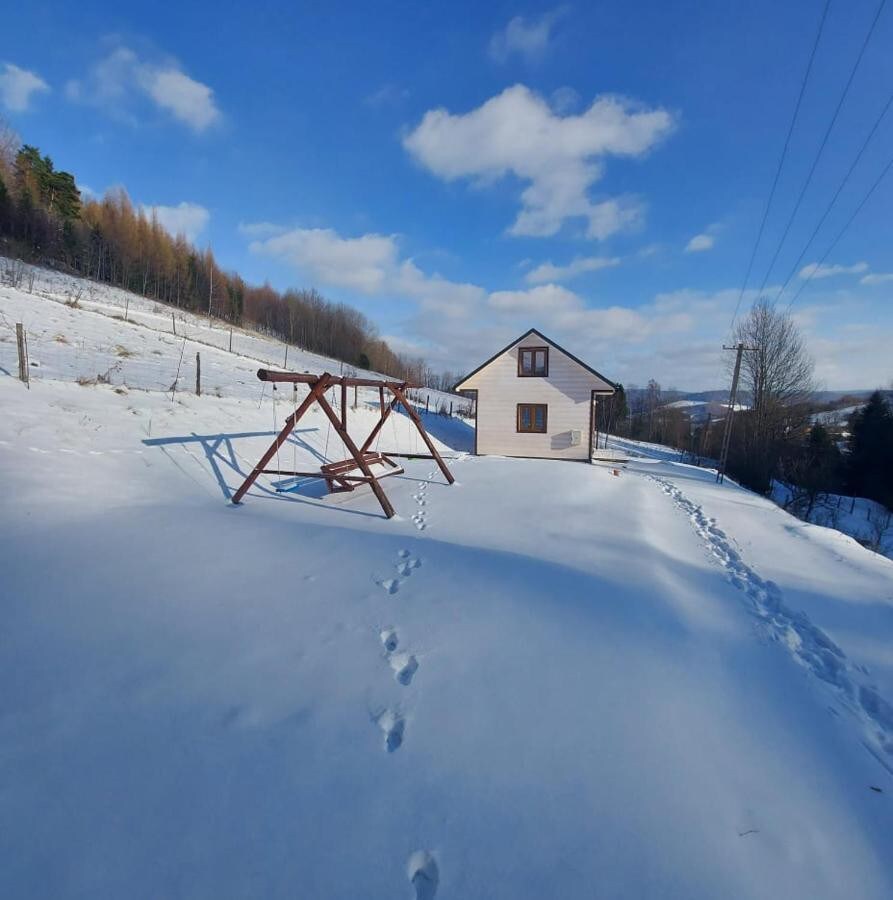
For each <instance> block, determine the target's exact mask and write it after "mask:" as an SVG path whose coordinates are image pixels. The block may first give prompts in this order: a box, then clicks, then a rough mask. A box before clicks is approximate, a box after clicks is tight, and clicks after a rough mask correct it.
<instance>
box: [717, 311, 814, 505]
mask: <svg viewBox="0 0 893 900" xmlns="http://www.w3.org/2000/svg"><path fill="white" fill-rule="evenodd" d="M734 337H735V341H736V343H738V342H740V343H743V344H744V346H745V347H746V348H750V349H746V350H745V352H744V357H743V359H742V365H741V378H742V384H743V387H744V389H745V390H746V391H748V392H749V393H750V403H751V410H750V412H749V413H747V414H746V416H742V417H741V418H742V427H741V438H740V446H739V453H741V452H743V457H744V459H745V460H746V463H745V466H746V469H747V470H748V471H749V475H748V477H747V478H746V480H748V481H749V483H750V484H751V486H752V487H757V488H758V489H762V490H768V488H769V486H770V483H771V479H772V477H773V476H774V474H775V472H776V470H777V467H778V462H779V459H780V456H781V452H782V449H783V446H784V444H785V442H786V441H787V440H789V439H791V438H793V437H795V436H797V435H798V434H800V433H802V430H803V427H804V425H805V422H806V407H805V404H806V402H807V401H808V400H809V398H810V396H811V395H812V392H813V389H814V387H813V384H814V383H813V361H812V358H811V357H810V356H809V354H808V353H807V352H806V348H805V346H804V344H803V337H802V335H801V334H800V330H799V328H798V327H797V325H796V324H795V322H794V321H793V319H792V318H791V316H790V315H789V314H788V313H786V312H781V311H780V310H779V309H778V308H777V307H776V306H775V304H774V303H772V302H770V301H769V300H767V299H765V298H763V299H760V300H758V301H757V302H756V303H755V304H754V305H753V307H752V308H751V310H750V313H748V315H747V316H746V317H745V318H744V319H742V320H741V321H740V322H739V323H738V325H737V327H736V329H735V335H734Z"/></svg>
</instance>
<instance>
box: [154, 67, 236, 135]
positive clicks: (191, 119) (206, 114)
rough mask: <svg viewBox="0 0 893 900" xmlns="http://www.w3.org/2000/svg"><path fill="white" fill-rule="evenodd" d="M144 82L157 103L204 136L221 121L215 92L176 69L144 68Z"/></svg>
mask: <svg viewBox="0 0 893 900" xmlns="http://www.w3.org/2000/svg"><path fill="white" fill-rule="evenodd" d="M140 82H141V84H142V86H143V89H144V90H145V91H146V93H147V94H148V95H149V96H150V97H151V98H152V99H153V100H154V101H155V103H156V104H157V105H158V106H159V107H160V108H161V109H164V110H167V111H168V112H169V113H170V114H171V115H172V116H173V117H174V118H175V119H179V120H180V121H181V122H182V123H183V124H184V125H188V126H189V127H190V128H191V129H192V130H193V131H197V132H201V131H205V130H206V129H207V128H210V127H211V126H212V125H214V124H215V123H216V122H218V121H219V120H220V110H219V109H218V108H217V104H216V103H215V102H214V91H212V90H211V88H209V87H208V86H207V85H206V84H202V83H201V82H200V81H196V80H195V79H193V78H190V77H189V76H188V75H185V74H184V73H183V72H181V71H179V70H178V69H176V68H158V67H156V66H148V65H144V66H142V67H141V69H140Z"/></svg>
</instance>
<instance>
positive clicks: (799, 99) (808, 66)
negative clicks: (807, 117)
mask: <svg viewBox="0 0 893 900" xmlns="http://www.w3.org/2000/svg"><path fill="white" fill-rule="evenodd" d="M883 2H886V0H883ZM830 6H831V0H825V6H824V7H823V9H822V16H821V18H820V19H819V30H818V31H817V32H816V36H815V41H813V44H812V50H811V51H810V54H809V62H807V64H806V71H805V72H804V74H803V81H802V83H801V84H800V92H799V94H798V95H797V102H796V104H795V105H794V113H793V115H792V116H791V124H790V125H789V126H788V133H787V136H786V137H785V139H784V146H783V147H782V149H781V156H780V157H779V160H778V166H777V167H776V169H775V177H774V178H773V179H772V187H771V188H770V189H769V199H768V200H767V201H766V208H765V210H763V218H762V220H761V221H760V227H759V230H758V231H757V239H756V241H755V242H754V245H753V250H751V252H750V260H749V261H748V263H747V271H746V272H745V273H744V281H743V282H742V284H741V291H740V293H739V294H738V302H737V303H736V304H735V312H733V313H732V321H731V322H730V323H729V330H730V331H731V329H732V328H733V327H734V325H735V319H737V318H738V310H739V309H740V308H741V300H742V299H743V297H744V292H745V290H747V282H748V281H749V280H750V274H751V271H752V270H753V263H754V260H755V259H756V255H757V250H758V249H759V246H760V241H761V240H762V238H763V231H764V230H765V228H766V220H767V219H768V218H769V210H770V209H771V208H772V200H773V199H774V197H775V189H776V188H777V187H778V179H779V178H780V176H781V170H782V167H783V166H784V161H785V158H786V157H787V155H788V147H789V145H790V143H791V135H792V134H793V133H794V125H795V124H796V123H797V116H798V115H799V113H800V105H801V104H802V102H803V95H804V93H805V92H806V84H807V82H808V81H809V75H810V73H811V72H812V64H813V62H814V60H815V55H816V51H817V50H818V47H819V40H820V39H821V37H822V31H823V30H824V28H825V19H827V17H828V9H829V7H830Z"/></svg>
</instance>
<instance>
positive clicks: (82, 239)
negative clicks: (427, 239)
mask: <svg viewBox="0 0 893 900" xmlns="http://www.w3.org/2000/svg"><path fill="white" fill-rule="evenodd" d="M0 253H3V254H5V255H7V256H13V257H17V258H19V259H24V260H27V261H30V262H34V263H37V264H43V265H50V266H54V267H58V268H64V269H65V270H67V271H69V272H72V273H75V274H77V275H81V276H84V277H86V278H90V279H93V280H94V281H98V282H103V283H106V284H110V285H114V286H116V287H120V288H123V289H125V290H128V291H132V292H134V293H137V294H141V295H143V296H145V297H149V298H153V299H155V300H158V301H160V302H163V303H169V304H171V305H174V306H177V307H179V308H181V309H185V310H190V311H192V312H201V313H206V314H208V315H210V316H214V317H216V318H218V319H223V320H224V321H226V322H230V323H232V324H235V325H244V326H248V327H253V328H254V329H256V330H258V331H260V332H263V333H266V334H269V335H273V336H275V337H278V338H281V339H282V340H284V341H287V342H289V343H290V344H294V345H296V346H299V347H301V348H303V349H306V350H310V351H312V352H314V353H319V354H321V355H323V356H330V357H333V358H335V359H339V360H343V361H344V362H346V363H349V364H350V365H352V366H358V367H360V368H363V369H372V370H374V371H378V372H383V373H386V374H388V375H392V376H395V377H398V378H403V379H407V380H410V381H414V382H417V383H423V384H425V385H426V386H431V387H433V386H434V385H428V380H433V379H437V381H438V384H437V386H438V387H440V386H441V385H440V381H441V380H442V379H440V378H438V377H437V376H436V375H434V374H433V373H431V372H430V371H429V370H428V368H427V366H426V365H425V364H424V361H423V360H421V359H417V358H410V357H407V356H404V355H402V354H398V353H395V352H394V351H393V350H392V349H391V348H390V347H389V346H388V344H387V342H386V341H384V340H382V339H381V338H380V337H379V336H378V335H377V333H376V330H375V327H374V325H373V324H372V323H371V322H370V321H369V320H368V319H367V318H366V317H365V316H364V315H363V314H362V313H360V312H359V311H357V310H355V309H352V308H351V307H349V306H346V305H344V304H340V303H332V302H330V301H328V300H326V299H325V298H323V297H322V296H320V295H319V294H318V293H317V292H316V291H315V290H312V289H311V290H303V289H302V290H287V291H285V292H280V291H277V290H274V289H273V288H272V287H270V285H269V284H264V285H262V286H260V287H257V286H253V285H249V284H246V283H245V281H244V280H243V279H242V278H241V277H240V276H239V275H238V274H237V273H233V272H225V271H223V270H222V269H221V268H220V267H219V266H218V265H217V261H216V260H215V258H214V255H213V253H212V252H211V250H210V248H208V249H206V250H199V249H197V248H196V247H195V246H194V245H193V244H191V243H190V242H189V241H187V240H186V238H185V237H184V236H183V235H178V236H172V235H170V234H169V233H168V232H167V231H166V230H165V229H164V228H163V227H162V226H161V225H160V224H159V222H158V220H157V218H156V217H155V215H154V214H148V215H147V214H146V212H145V211H144V210H142V209H140V208H136V207H134V205H133V204H132V203H131V201H130V198H129V197H128V196H127V194H126V193H125V191H124V190H123V189H115V190H111V191H109V192H108V193H107V194H106V195H105V196H104V197H103V198H102V199H85V198H84V197H82V195H81V192H80V191H79V190H78V187H77V184H76V182H75V178H74V176H73V175H72V174H71V173H69V172H64V171H59V170H57V169H56V168H55V165H54V163H53V160H52V159H51V158H50V157H49V156H45V155H41V153H40V151H39V150H38V149H37V148H36V147H32V146H28V145H24V146H22V145H20V143H19V141H18V138H17V136H16V135H15V134H14V133H13V132H12V131H11V130H10V129H9V128H7V127H4V125H3V123H2V122H0ZM447 383H448V384H451V383H452V382H447Z"/></svg>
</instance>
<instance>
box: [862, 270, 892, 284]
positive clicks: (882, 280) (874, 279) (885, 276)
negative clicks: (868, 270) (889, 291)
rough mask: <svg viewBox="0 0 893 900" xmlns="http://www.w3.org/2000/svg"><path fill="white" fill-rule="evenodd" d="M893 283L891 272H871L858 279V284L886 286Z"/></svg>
mask: <svg viewBox="0 0 893 900" xmlns="http://www.w3.org/2000/svg"><path fill="white" fill-rule="evenodd" d="M889 281H893V272H873V273H872V274H871V275H865V276H863V277H862V278H860V279H859V284H886V283H887V282H889Z"/></svg>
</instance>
